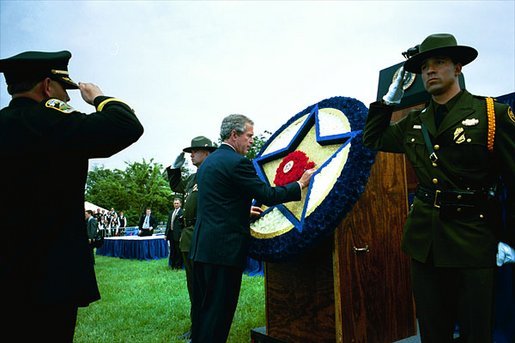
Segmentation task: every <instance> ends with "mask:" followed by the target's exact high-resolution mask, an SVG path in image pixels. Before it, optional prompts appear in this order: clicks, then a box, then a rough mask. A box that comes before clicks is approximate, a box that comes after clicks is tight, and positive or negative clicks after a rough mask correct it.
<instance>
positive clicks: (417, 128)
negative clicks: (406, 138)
mask: <svg viewBox="0 0 515 343" xmlns="http://www.w3.org/2000/svg"><path fill="white" fill-rule="evenodd" d="M413 128H414V129H415V130H422V125H417V124H413Z"/></svg>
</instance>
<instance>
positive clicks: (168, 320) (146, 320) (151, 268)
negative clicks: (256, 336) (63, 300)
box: [74, 255, 265, 343]
mask: <svg viewBox="0 0 515 343" xmlns="http://www.w3.org/2000/svg"><path fill="white" fill-rule="evenodd" d="M95 259H96V265H95V270H96V274H97V281H98V285H99V288H100V294H101V297H102V299H101V300H99V301H97V302H95V303H93V304H91V305H90V306H89V307H85V308H81V309H79V314H78V318H77V327H76V330H75V339H74V342H76V343H82V342H95V343H96V342H109V343H111V342H138V343H147V342H169V343H173V342H181V343H182V342H184V341H183V340H180V339H179V337H180V336H181V335H182V334H183V333H184V332H186V331H187V330H188V328H189V325H190V319H189V310H190V302H189V298H188V291H187V289H186V274H185V272H184V271H183V270H180V271H177V270H172V269H170V268H169V267H168V259H167V258H164V259H160V260H154V261H138V260H125V259H119V258H114V257H105V256H98V255H96V256H95ZM264 325H265V291H264V278H263V277H262V276H252V277H250V276H247V275H243V281H242V287H241V293H240V298H239V302H238V308H237V309H236V314H235V315H234V320H233V324H232V327H231V332H230V334H229V339H228V342H229V343H231V342H232V343H241V342H250V330H251V329H253V328H256V327H260V326H264Z"/></svg>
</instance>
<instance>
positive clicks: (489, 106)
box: [486, 98, 495, 152]
mask: <svg viewBox="0 0 515 343" xmlns="http://www.w3.org/2000/svg"><path fill="white" fill-rule="evenodd" d="M486 115H487V117H488V138H487V141H486V147H487V148H488V151H490V152H492V151H494V139H495V110H494V99H492V98H486Z"/></svg>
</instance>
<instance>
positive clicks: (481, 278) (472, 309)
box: [411, 260, 494, 343]
mask: <svg viewBox="0 0 515 343" xmlns="http://www.w3.org/2000/svg"><path fill="white" fill-rule="evenodd" d="M411 277H412V284H413V295H414V297H415V305H416V312H417V318H418V323H419V328H420V337H421V340H422V342H424V343H426V342H431V343H433V342H434V343H447V342H452V341H453V333H454V328H455V325H456V324H458V327H459V332H460V342H467V343H472V342H477V343H486V342H492V322H493V298H494V296H493V286H494V269H493V268H442V267H435V266H433V265H432V263H421V262H417V261H415V260H412V264H411Z"/></svg>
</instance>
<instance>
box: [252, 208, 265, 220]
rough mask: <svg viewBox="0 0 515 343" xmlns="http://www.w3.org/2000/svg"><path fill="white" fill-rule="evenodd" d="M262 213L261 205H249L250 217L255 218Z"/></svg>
mask: <svg viewBox="0 0 515 343" xmlns="http://www.w3.org/2000/svg"><path fill="white" fill-rule="evenodd" d="M261 213H263V210H262V209H261V207H257V206H251V207H250V218H257V217H259V216H260V215H261Z"/></svg>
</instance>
